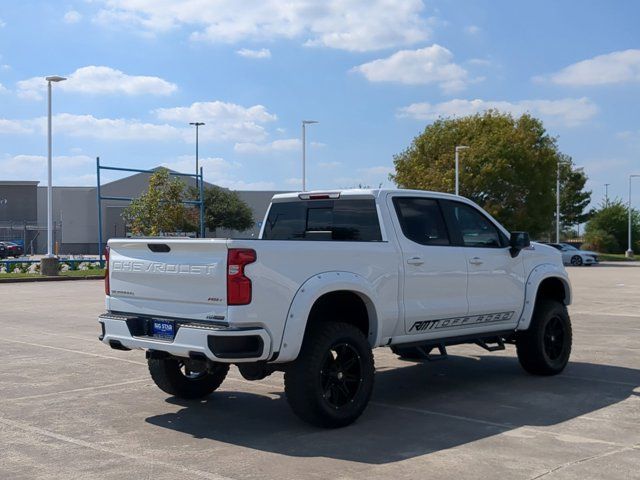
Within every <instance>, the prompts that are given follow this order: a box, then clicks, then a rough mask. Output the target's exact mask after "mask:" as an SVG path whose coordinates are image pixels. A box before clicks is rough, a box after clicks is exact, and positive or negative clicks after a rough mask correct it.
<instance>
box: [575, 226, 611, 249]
mask: <svg viewBox="0 0 640 480" xmlns="http://www.w3.org/2000/svg"><path fill="white" fill-rule="evenodd" d="M584 240H585V242H584V243H583V244H582V246H581V247H580V248H582V249H583V250H594V251H596V252H602V253H616V252H619V251H620V244H619V243H618V241H617V240H616V237H614V236H613V235H612V234H611V233H607V232H605V231H604V230H589V231H588V232H587V233H586V234H585V236H584Z"/></svg>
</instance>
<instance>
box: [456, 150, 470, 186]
mask: <svg viewBox="0 0 640 480" xmlns="http://www.w3.org/2000/svg"><path fill="white" fill-rule="evenodd" d="M467 148H469V147H467V146H466V145H457V146H456V195H460V180H459V175H460V173H459V172H460V159H459V154H460V150H465V149H467Z"/></svg>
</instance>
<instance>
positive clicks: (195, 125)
mask: <svg viewBox="0 0 640 480" xmlns="http://www.w3.org/2000/svg"><path fill="white" fill-rule="evenodd" d="M189 125H193V126H194V127H196V188H198V177H197V175H199V173H198V172H200V165H199V162H200V160H199V158H198V129H199V128H200V127H201V126H202V125H204V122H189Z"/></svg>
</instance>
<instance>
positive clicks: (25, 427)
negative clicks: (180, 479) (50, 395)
mask: <svg viewBox="0 0 640 480" xmlns="http://www.w3.org/2000/svg"><path fill="white" fill-rule="evenodd" d="M0 423H1V424H3V425H6V426H8V427H11V428H14V429H17V430H22V431H24V432H27V433H31V434H35V435H41V436H44V437H48V438H53V439H55V440H59V441H61V442H65V443H70V444H72V445H76V446H78V447H82V448H88V449H90V450H95V451H98V452H101V453H106V454H109V455H116V456H119V457H122V458H126V459H129V460H133V461H136V462H140V463H145V464H147V465H150V466H153V467H158V466H160V467H164V468H170V469H173V470H177V471H179V472H182V473H186V474H189V475H193V476H196V477H200V478H206V479H209V480H233V479H231V478H230V477H223V476H221V475H217V474H215V473H210V472H205V471H203V470H196V469H192V468H188V467H185V466H183V465H177V464H174V463H169V462H163V461H162V460H152V459H150V458H149V457H148V456H146V455H135V454H133V453H124V452H120V451H118V450H114V449H112V448H107V447H103V446H101V445H96V444H94V443H91V442H87V441H85V440H80V439H78V438H73V437H70V436H68V435H62V434H60V433H56V432H52V431H50V430H45V429H43V428H39V427H35V426H33V425H29V424H27V423H24V422H17V421H15V420H9V419H8V418H2V417H0Z"/></svg>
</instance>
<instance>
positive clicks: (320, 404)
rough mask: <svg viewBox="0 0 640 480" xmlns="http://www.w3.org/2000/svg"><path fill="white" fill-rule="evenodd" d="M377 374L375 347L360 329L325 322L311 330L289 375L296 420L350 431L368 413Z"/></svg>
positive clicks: (287, 382)
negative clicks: (355, 422) (363, 413)
mask: <svg viewBox="0 0 640 480" xmlns="http://www.w3.org/2000/svg"><path fill="white" fill-rule="evenodd" d="M333 349H335V350H333ZM334 354H335V356H334ZM356 366H357V369H356V368H355V367H356ZM341 372H343V373H342V375H341ZM354 372H356V373H354ZM374 372H375V367H374V361H373V354H372V352H371V347H370V346H369V343H368V342H367V339H366V337H365V336H364V334H363V333H362V332H361V331H360V330H359V329H357V328H356V327H354V326H353V325H350V324H348V323H342V322H322V323H319V324H316V325H313V326H311V328H310V330H309V331H308V332H307V333H306V335H305V338H304V341H303V343H302V348H301V350H300V354H299V355H298V358H297V359H296V360H295V362H293V364H292V365H291V367H289V368H288V369H287V370H286V372H285V376H284V389H285V393H286V395H287V401H288V402H289V405H290V406H291V409H292V410H293V411H294V413H295V414H296V415H298V416H299V417H300V418H301V419H303V420H304V421H306V422H308V423H310V424H312V425H315V426H318V427H323V428H338V427H344V426H347V425H349V424H351V423H353V422H354V421H355V420H356V419H357V418H358V417H359V416H360V415H361V414H362V412H363V411H364V409H365V408H366V407H367V404H368V403H369V399H370V398H371V392H372V391H373V382H374ZM344 392H346V393H344ZM341 396H342V398H341ZM341 403H344V404H341Z"/></svg>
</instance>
